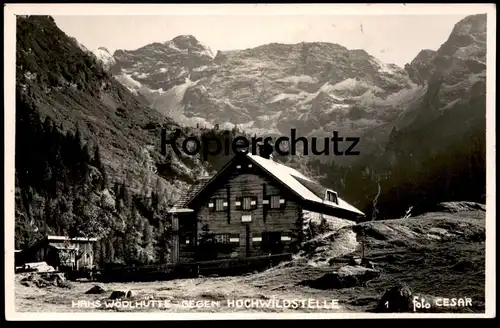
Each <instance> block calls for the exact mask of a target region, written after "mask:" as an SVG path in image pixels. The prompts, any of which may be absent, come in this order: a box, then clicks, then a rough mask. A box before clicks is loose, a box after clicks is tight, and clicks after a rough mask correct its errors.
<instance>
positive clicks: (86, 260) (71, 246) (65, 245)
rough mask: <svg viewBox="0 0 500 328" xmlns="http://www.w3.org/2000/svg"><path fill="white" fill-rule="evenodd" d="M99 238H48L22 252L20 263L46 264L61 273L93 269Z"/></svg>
mask: <svg viewBox="0 0 500 328" xmlns="http://www.w3.org/2000/svg"><path fill="white" fill-rule="evenodd" d="M96 241H97V238H82V237H79V238H69V237H65V236H47V237H45V238H43V239H41V240H39V241H38V242H36V243H34V244H33V245H32V246H30V247H28V248H26V249H24V250H22V251H21V252H20V254H19V260H18V261H19V262H22V263H29V262H46V263H47V264H48V265H50V266H52V267H54V269H56V270H60V271H73V270H80V269H92V268H93V267H94V242H96Z"/></svg>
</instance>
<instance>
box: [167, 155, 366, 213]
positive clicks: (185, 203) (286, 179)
mask: <svg viewBox="0 0 500 328" xmlns="http://www.w3.org/2000/svg"><path fill="white" fill-rule="evenodd" d="M236 156H237V155H236ZM236 156H235V157H234V158H233V159H232V160H231V161H229V163H227V164H226V166H225V167H224V168H222V169H221V170H220V171H219V172H218V173H217V174H216V175H215V176H213V177H206V178H202V179H200V180H198V181H197V182H196V183H195V184H193V186H191V188H190V189H189V191H188V192H187V193H186V194H185V195H184V196H183V197H182V198H181V199H180V200H179V202H178V203H177V204H175V205H174V207H172V209H171V210H170V211H169V212H170V213H176V212H177V213H178V212H191V211H192V209H189V206H190V203H192V202H193V201H194V199H195V198H198V197H199V195H200V194H201V193H202V192H203V191H204V189H206V187H207V186H208V185H211V184H212V183H214V182H215V181H216V180H217V179H218V177H219V176H221V173H222V172H223V171H225V170H226V169H227V168H229V167H230V166H231V163H232V162H233V160H234V159H235V158H236ZM244 156H246V157H247V158H248V159H249V160H250V161H251V162H252V163H254V164H255V165H256V166H258V167H260V168H261V169H262V170H263V171H264V172H266V173H267V174H268V175H269V176H271V177H273V178H274V179H275V180H277V181H278V182H279V183H280V184H282V185H283V186H284V187H285V188H287V189H289V190H290V191H291V192H293V193H294V194H295V195H297V196H298V197H299V198H301V199H302V201H304V204H307V206H308V208H316V210H317V211H318V212H324V211H330V212H332V211H333V212H335V213H339V215H347V216H350V217H364V216H365V215H364V213H363V212H361V211H360V210H358V209H357V208H356V207H354V206H352V205H350V204H349V203H347V202H346V201H345V200H343V199H341V198H340V197H338V195H337V202H336V203H334V202H330V201H327V200H326V191H327V190H331V189H328V188H326V187H324V186H322V185H321V184H320V183H319V182H317V181H314V180H312V179H310V178H309V177H306V176H305V175H303V174H302V173H300V172H299V171H297V170H295V169H293V168H291V167H288V166H286V165H283V164H280V163H277V162H275V161H274V160H272V159H269V158H265V157H261V156H258V155H252V154H250V153H248V154H246V155H244ZM331 191H333V190H331Z"/></svg>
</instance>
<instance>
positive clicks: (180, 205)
mask: <svg viewBox="0 0 500 328" xmlns="http://www.w3.org/2000/svg"><path fill="white" fill-rule="evenodd" d="M211 178H212V177H202V178H199V179H198V180H197V181H196V182H195V183H194V184H193V185H191V187H189V189H188V191H187V192H186V193H185V194H184V195H182V196H181V198H180V199H179V200H178V201H177V202H176V203H175V204H174V206H173V207H172V208H171V209H170V210H169V213H179V212H191V211H192V210H191V209H189V208H186V207H185V206H186V204H187V202H189V200H190V199H191V198H192V196H194V195H196V194H197V193H198V192H199V191H200V190H201V189H203V187H205V185H206V184H207V183H208V181H210V179H211Z"/></svg>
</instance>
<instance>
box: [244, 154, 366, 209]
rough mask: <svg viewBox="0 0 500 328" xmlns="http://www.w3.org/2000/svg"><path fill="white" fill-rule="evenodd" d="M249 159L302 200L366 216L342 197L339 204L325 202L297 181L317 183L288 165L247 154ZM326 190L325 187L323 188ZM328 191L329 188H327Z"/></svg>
mask: <svg viewBox="0 0 500 328" xmlns="http://www.w3.org/2000/svg"><path fill="white" fill-rule="evenodd" d="M247 157H248V158H249V159H250V160H251V161H252V162H254V163H255V164H257V165H259V166H260V167H261V168H263V169H264V170H265V171H267V172H269V173H270V174H272V175H273V176H274V177H275V178H276V179H278V180H279V181H281V182H282V183H283V184H285V185H286V186H287V187H288V188H290V189H291V190H292V191H294V192H295V193H297V194H298V195H299V196H301V197H302V198H304V199H306V200H309V201H312V202H316V203H322V204H324V205H327V206H331V207H336V208H342V209H345V210H347V211H350V212H354V213H358V214H360V215H364V213H363V212H361V211H360V210H358V209H357V208H355V207H354V206H352V205H350V204H349V203H347V202H346V201H345V200H343V199H341V198H340V197H337V198H338V204H335V203H332V202H324V199H322V198H320V197H318V196H317V195H316V194H315V193H313V192H312V191H311V190H310V189H308V188H307V187H306V186H304V185H303V184H302V183H300V182H299V181H298V180H297V179H296V177H297V178H299V179H304V180H306V181H309V182H311V183H316V182H314V181H313V180H311V179H310V178H308V177H306V176H305V175H303V174H302V173H300V172H299V171H297V170H295V169H293V168H291V167H288V166H286V165H283V164H280V163H276V162H275V161H273V160H271V159H267V158H264V157H261V156H258V155H252V154H251V153H248V154H247ZM323 188H324V187H323ZM325 189H327V188H325Z"/></svg>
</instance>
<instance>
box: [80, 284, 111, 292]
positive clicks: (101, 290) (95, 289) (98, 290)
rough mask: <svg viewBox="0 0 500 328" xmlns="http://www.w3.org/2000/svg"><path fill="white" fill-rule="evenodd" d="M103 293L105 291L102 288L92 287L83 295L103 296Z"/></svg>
mask: <svg viewBox="0 0 500 328" xmlns="http://www.w3.org/2000/svg"><path fill="white" fill-rule="evenodd" d="M105 292H106V290H105V289H104V288H103V287H102V286H99V285H95V286H94V287H92V288H90V289H89V290H87V291H86V292H85V294H103V293H105Z"/></svg>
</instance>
